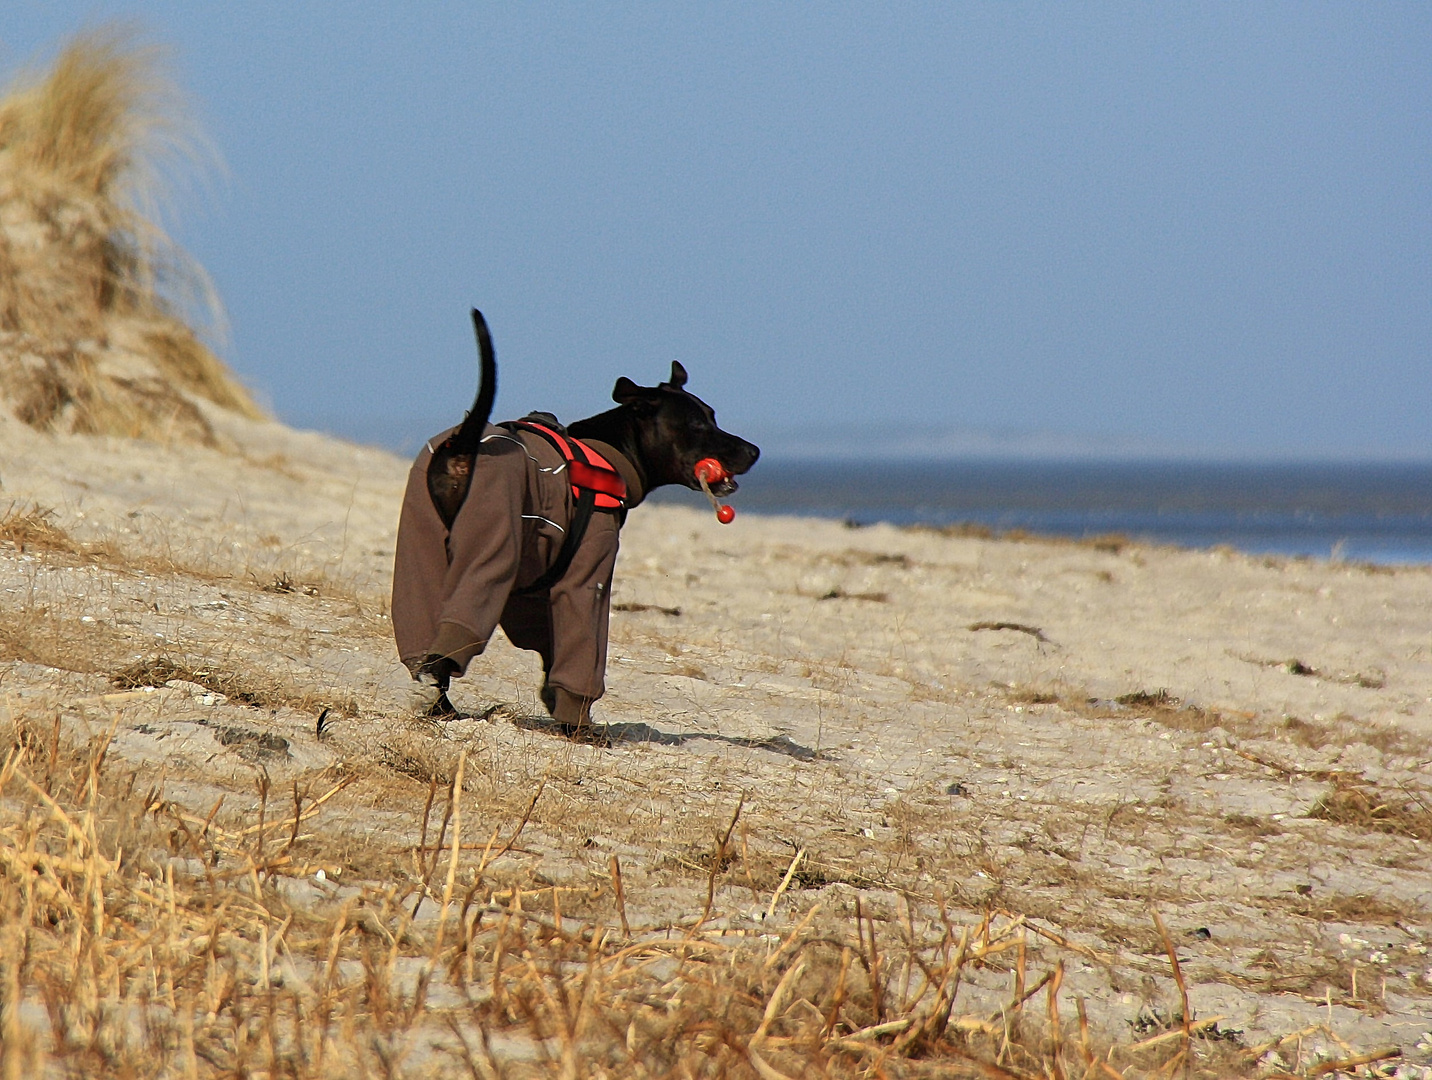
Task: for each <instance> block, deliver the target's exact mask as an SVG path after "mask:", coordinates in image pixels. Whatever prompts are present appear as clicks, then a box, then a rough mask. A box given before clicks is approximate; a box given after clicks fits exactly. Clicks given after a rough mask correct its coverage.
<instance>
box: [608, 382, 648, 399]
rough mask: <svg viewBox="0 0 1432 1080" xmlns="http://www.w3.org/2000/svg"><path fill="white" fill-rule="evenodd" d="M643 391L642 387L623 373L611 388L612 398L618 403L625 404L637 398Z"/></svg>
mask: <svg viewBox="0 0 1432 1080" xmlns="http://www.w3.org/2000/svg"><path fill="white" fill-rule="evenodd" d="M644 392H645V390H644V388H643V387H640V386H638V385H637V384H636V383H634V382H632V381H631V380H630V379H628V378H627V377H626V376H625V375H623V376H622V377H621V378H620V379H618V380H617V384H616V386H615V387H613V388H612V400H613V401H615V402H616V403H617V404H618V405H626V404H629V403H630V402H633V401H635V400H637V399H638V398H639V397H641V395H642V394H643V393H644Z"/></svg>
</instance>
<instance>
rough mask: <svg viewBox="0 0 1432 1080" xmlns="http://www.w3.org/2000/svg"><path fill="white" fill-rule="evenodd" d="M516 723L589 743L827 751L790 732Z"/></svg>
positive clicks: (537, 719)
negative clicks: (700, 743) (758, 734)
mask: <svg viewBox="0 0 1432 1080" xmlns="http://www.w3.org/2000/svg"><path fill="white" fill-rule="evenodd" d="M511 720H512V723H513V725H514V726H516V727H520V728H522V729H523V730H524V731H538V732H541V733H542V734H544V735H556V736H559V737H560V738H563V739H570V740H571V741H572V742H579V743H588V744H590V745H592V746H617V745H619V744H621V743H656V744H657V745H658V746H685V745H686V744H687V743H689V742H695V741H697V740H705V741H707V742H718V743H725V744H726V745H727V746H739V747H741V748H743V749H746V750H769V751H770V752H771V753H773V754H784V755H785V756H786V757H792V758H795V759H796V760H797V761H816V760H818V759H820V758H822V757H824V756H825V755H824V754H822V753H820V752H818V751H816V750H812V749H811V748H810V747H809V746H802V745H801V744H800V743H798V742H796V741H795V740H794V739H792V738H791V737H790V736H789V735H784V734H782V735H769V736H767V737H766V738H764V739H753V738H743V737H741V736H737V735H713V734H711V733H709V732H704V731H693V732H686V733H682V732H675V731H662V730H661V729H660V728H654V727H652V726H651V725H650V724H594V725H592V726H591V727H586V728H581V729H578V730H576V731H573V730H572V729H571V728H570V727H568V726H567V725H566V724H560V723H558V722H557V721H556V720H553V719H552V718H551V717H547V716H532V715H526V714H522V715H513V716H511Z"/></svg>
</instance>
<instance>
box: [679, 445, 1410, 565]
mask: <svg viewBox="0 0 1432 1080" xmlns="http://www.w3.org/2000/svg"><path fill="white" fill-rule="evenodd" d="M691 498H692V495H691V493H689V492H671V491H670V490H669V489H663V490H661V491H658V492H657V493H656V501H677V500H682V501H689V500H690V499H691ZM697 499H698V500H699V496H697ZM730 501H731V502H732V503H733V504H734V505H735V506H736V507H737V509H738V511H739V512H740V513H759V514H796V515H804V516H814V517H827V518H836V519H839V520H844V521H847V522H850V523H852V524H871V523H874V522H878V521H885V522H891V523H893V524H896V525H917V524H918V525H957V524H971V525H976V526H983V527H985V528H988V529H991V530H993V531H995V532H1007V531H1011V530H1024V531H1026V532H1033V533H1043V534H1050V535H1055V536H1067V537H1076V538H1081V537H1093V536H1101V535H1107V534H1119V535H1123V536H1126V537H1128V538H1130V539H1135V540H1149V541H1154V542H1158V543H1172V544H1178V545H1181V546H1185V547H1196V548H1207V547H1212V546H1215V545H1219V544H1226V545H1228V546H1231V547H1234V548H1237V549H1240V550H1242V551H1246V552H1250V553H1259V554H1276V555H1292V556H1313V557H1318V558H1334V559H1344V560H1348V561H1356V562H1375V563H1389V564H1391V563H1432V465H1429V464H1350V465H1311V464H1278V465H1267V464H1259V465H1251V464H1196V463H1188V462H1142V463H1131V462H1119V463H1108V462H1089V463H1080V462H1034V461H974V462H941V463H935V462H881V463H875V464H847V463H841V464H817V463H805V462H798V461H791V462H781V461H761V462H760V463H758V464H757V466H756V468H755V470H754V471H753V472H752V473H751V474H750V475H749V476H744V477H741V490H740V491H739V492H738V493H737V494H736V495H734V496H733V497H732V498H731V500H730Z"/></svg>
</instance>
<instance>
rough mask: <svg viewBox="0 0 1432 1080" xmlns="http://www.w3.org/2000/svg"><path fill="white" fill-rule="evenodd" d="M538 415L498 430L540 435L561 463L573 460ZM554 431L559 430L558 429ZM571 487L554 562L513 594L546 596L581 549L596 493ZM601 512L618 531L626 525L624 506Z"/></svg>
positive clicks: (580, 448) (574, 442)
mask: <svg viewBox="0 0 1432 1080" xmlns="http://www.w3.org/2000/svg"><path fill="white" fill-rule="evenodd" d="M540 415H541V423H527V422H525V421H522V420H509V421H508V422H506V423H504V424H499V425H498V426H499V427H505V428H507V429H508V430H509V431H513V432H515V431H517V430H518V429H522V430H524V431H535V432H536V433H537V434H538V435H541V436H542V438H544V439H546V440H547V441H548V442H549V443H551V444H552V447H553V448H554V449H555V450H556V451H557V453H559V454H561V455H562V459H563V460H564V461H566V462H568V463H569V464H570V463H571V462H572V461H573V460H574V459H573V457H572V456H571V452H570V451H569V450H568V449H567V447H564V446H563V445H562V443H561V442H560V441H558V439H556V438H554V437H553V432H552V431H551V430H549V429H548V428H547V426H546V425H547V423H548V421H549V416H548V415H547V414H540ZM550 419H551V420H553V421H555V419H556V418H555V417H550ZM558 430H561V429H560V427H559V429H558ZM563 435H564V437H565V439H566V441H567V442H568V443H569V445H571V446H573V447H576V448H577V452H578V453H580V454H582V455H583V456H584V457H585V456H586V453H587V450H586V447H584V446H582V444H581V443H580V442H579V441H578V440H576V439H573V438H572V437H571V436H570V435H566V434H565V432H563ZM582 464H584V465H587V466H591V465H592V462H591V461H590V460H587V461H584V462H582ZM573 487H574V488H575V490H576V492H577V501H576V504H575V505H574V506H573V507H572V517H571V519H570V520H569V521H568V522H567V532H566V535H565V536H564V537H563V538H562V547H561V549H560V550H559V551H558V552H557V558H556V561H555V562H553V563H552V565H551V566H549V567H548V568H547V570H546V572H545V573H543V574H542V576H541V577H539V578H538V579H537V580H536V581H534V582H532V584H531V585H527V586H525V587H523V588H521V589H514V590H513V593H514V594H515V595H517V596H533V595H535V594H537V593H544V592H546V591H547V590H549V589H550V588H551V587H552V586H553V585H555V584H557V582H559V581H561V580H562V576H563V575H564V574H566V572H567V570H568V568H569V567H571V565H572V560H573V559H574V558H576V555H577V549H578V548H579V547H581V546H582V537H584V536H586V534H587V526H588V525H589V524H591V521H592V514H593V513H594V512H595V511H596V509H597V490H596V489H595V488H591V487H587V486H585V485H581V484H573ZM602 512H603V513H615V514H617V515H618V527H619V528H620V526H621V525H623V524H625V523H626V505H625V504H623V505H622V506H621V507H620V509H619V510H606V509H605V508H604V509H603V511H602Z"/></svg>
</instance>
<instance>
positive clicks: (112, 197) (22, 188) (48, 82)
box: [0, 26, 263, 443]
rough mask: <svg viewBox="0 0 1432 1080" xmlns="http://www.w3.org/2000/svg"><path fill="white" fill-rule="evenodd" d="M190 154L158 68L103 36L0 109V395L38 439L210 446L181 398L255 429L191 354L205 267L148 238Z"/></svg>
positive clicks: (201, 347) (239, 403)
mask: <svg viewBox="0 0 1432 1080" xmlns="http://www.w3.org/2000/svg"><path fill="white" fill-rule="evenodd" d="M202 148H203V142H202V139H201V138H200V137H199V136H198V134H197V129H196V128H195V126H194V125H193V123H192V122H191V121H190V120H189V118H188V114H187V109H186V107H185V103H184V99H183V96H182V95H181V94H180V92H179V90H178V88H177V87H176V86H175V84H174V83H173V82H172V80H171V79H169V77H168V76H167V75H166V73H165V71H164V67H163V63H162V54H161V52H160V51H159V50H157V49H156V48H154V47H152V46H147V45H143V44H141V43H140V42H139V41H138V40H137V38H136V36H135V34H134V33H133V32H132V31H130V30H127V29H124V28H122V27H116V26H110V27H103V28H99V29H95V30H91V31H87V32H85V33H82V34H80V35H78V36H76V37H75V38H74V39H72V40H71V41H70V42H69V43H68V44H67V45H66V46H65V47H64V48H63V49H62V51H61V52H60V54H59V56H58V57H57V58H56V59H55V61H54V63H53V64H52V65H51V66H50V68H49V69H48V70H47V71H43V72H34V71H31V72H26V73H23V74H21V75H20V76H19V77H17V78H16V79H15V80H14V81H13V82H12V84H11V85H10V87H9V88H8V90H7V91H6V93H5V95H4V96H3V98H0V395H3V398H4V401H5V404H6V405H8V407H9V409H10V411H11V412H12V413H13V414H14V415H15V416H16V417H17V418H18V419H20V420H22V421H23V422H25V423H27V424H29V425H30V426H32V427H35V428H39V429H41V430H57V431H71V432H78V433H84V434H103V435H122V436H131V437H142V438H152V439H158V440H161V441H172V440H176V439H177V440H185V441H199V442H207V443H211V442H213V432H212V430H211V429H210V427H209V424H208V422H207V421H206V420H205V419H204V416H203V413H202V411H201V410H200V409H199V408H198V407H197V406H196V404H195V402H194V399H195V398H201V399H205V400H207V401H210V402H213V403H214V404H216V405H219V406H221V407H223V408H225V409H229V410H232V411H234V412H238V413H240V414H242V415H245V416H248V417H251V418H255V419H257V418H260V417H262V415H263V414H262V411H261V410H260V409H259V408H258V406H257V405H256V404H255V402H254V400H253V398H252V396H251V395H250V394H249V392H248V391H247V390H246V389H245V388H244V387H243V386H242V385H240V384H239V383H238V381H237V380H235V378H234V377H233V375H232V374H231V373H230V372H229V371H228V369H227V368H226V367H225V366H224V364H223V363H222V361H220V360H219V359H218V358H217V357H216V356H215V355H214V354H213V352H212V351H211V350H210V349H209V348H208V347H207V346H206V345H205V344H204V343H203V342H202V341H201V340H200V338H199V335H198V333H197V332H196V330H195V325H203V324H205V323H207V324H208V325H210V326H211V327H215V328H217V327H219V326H221V325H222V309H221V307H220V305H219V303H218V299H217V296H216V294H215V292H214V289H213V287H212V285H211V283H210V282H209V279H208V276H207V275H206V274H205V273H204V271H203V268H202V267H200V266H199V265H198V263H197V262H195V261H194V260H193V259H192V258H191V257H190V256H189V255H187V254H186V253H185V252H184V251H183V250H182V249H180V248H179V247H178V246H177V245H176V244H175V243H174V242H173V241H172V240H171V239H170V238H169V236H168V235H167V234H166V232H165V231H164V228H163V226H162V224H161V223H160V214H159V210H160V208H161V206H162V205H163V204H164V203H165V202H166V195H167V189H166V185H165V183H164V177H165V176H166V175H174V174H176V172H180V171H182V170H183V169H184V168H186V167H189V168H192V167H194V166H196V165H199V164H200V163H201V159H202Z"/></svg>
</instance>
